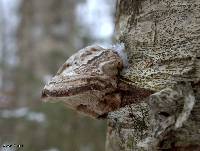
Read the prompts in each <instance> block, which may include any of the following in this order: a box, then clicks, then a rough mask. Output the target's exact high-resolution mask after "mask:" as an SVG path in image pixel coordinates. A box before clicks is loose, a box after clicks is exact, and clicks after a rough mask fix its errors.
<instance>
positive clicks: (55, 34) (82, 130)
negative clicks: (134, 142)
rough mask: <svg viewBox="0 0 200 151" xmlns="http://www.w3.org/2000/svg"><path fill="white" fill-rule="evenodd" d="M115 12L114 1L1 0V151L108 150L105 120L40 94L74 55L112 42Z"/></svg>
mask: <svg viewBox="0 0 200 151" xmlns="http://www.w3.org/2000/svg"><path fill="white" fill-rule="evenodd" d="M114 13H115V0H110V1H107V0H47V1H46V0H0V145H1V146H0V150H1V151H3V150H5V148H3V147H2V145H3V144H23V148H20V149H19V150H20V151H21V150H22V151H103V150H104V145H105V139H106V136H105V135H106V123H105V121H98V120H93V119H90V118H87V117H84V116H81V115H79V114H77V113H76V112H74V111H71V110H70V109H67V108H66V107H65V106H64V105H63V104H62V103H56V104H55V103H53V104H51V103H42V101H41V99H40V95H41V90H42V88H43V87H44V85H45V83H46V82H47V81H48V80H49V79H50V78H51V77H52V76H53V75H54V74H55V73H56V72H57V70H58V68H59V66H61V65H62V64H63V63H64V62H65V60H66V59H67V58H68V57H69V56H70V55H71V54H73V53H74V52H75V51H77V50H79V49H80V48H83V47H85V46H87V45H90V44H93V43H94V42H95V43H99V44H101V45H103V46H105V45H109V44H110V43H111V42H112V35H113V30H114V21H113V20H114ZM11 150H12V151H14V150H16V149H15V148H12V149H11ZM11 150H10V151H11ZM6 151H8V148H6Z"/></svg>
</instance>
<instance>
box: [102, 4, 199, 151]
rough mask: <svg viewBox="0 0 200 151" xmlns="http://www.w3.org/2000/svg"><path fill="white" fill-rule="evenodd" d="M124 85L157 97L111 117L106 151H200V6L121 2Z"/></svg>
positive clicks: (119, 35) (118, 20) (119, 31)
mask: <svg viewBox="0 0 200 151" xmlns="http://www.w3.org/2000/svg"><path fill="white" fill-rule="evenodd" d="M116 38H117V39H118V41H119V42H123V43H124V44H125V51H126V53H127V56H128V63H129V65H128V67H127V68H126V69H125V70H124V71H123V72H122V73H121V76H122V77H123V79H124V81H125V82H126V83H128V84H131V85H134V86H136V87H138V88H145V89H149V90H152V91H155V92H156V93H154V94H152V95H151V96H150V97H148V98H146V99H144V100H140V101H139V102H137V103H135V104H131V105H128V106H125V107H123V108H120V109H119V110H117V111H115V112H111V113H109V115H108V131H107V143H106V150H107V151H144V150H147V151H156V150H169V151H199V150H200V116H199V115H200V82H199V81H200V80H199V79H200V1H199V0H191V1H188V0H162V1H161V0H118V2H117V12H116Z"/></svg>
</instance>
